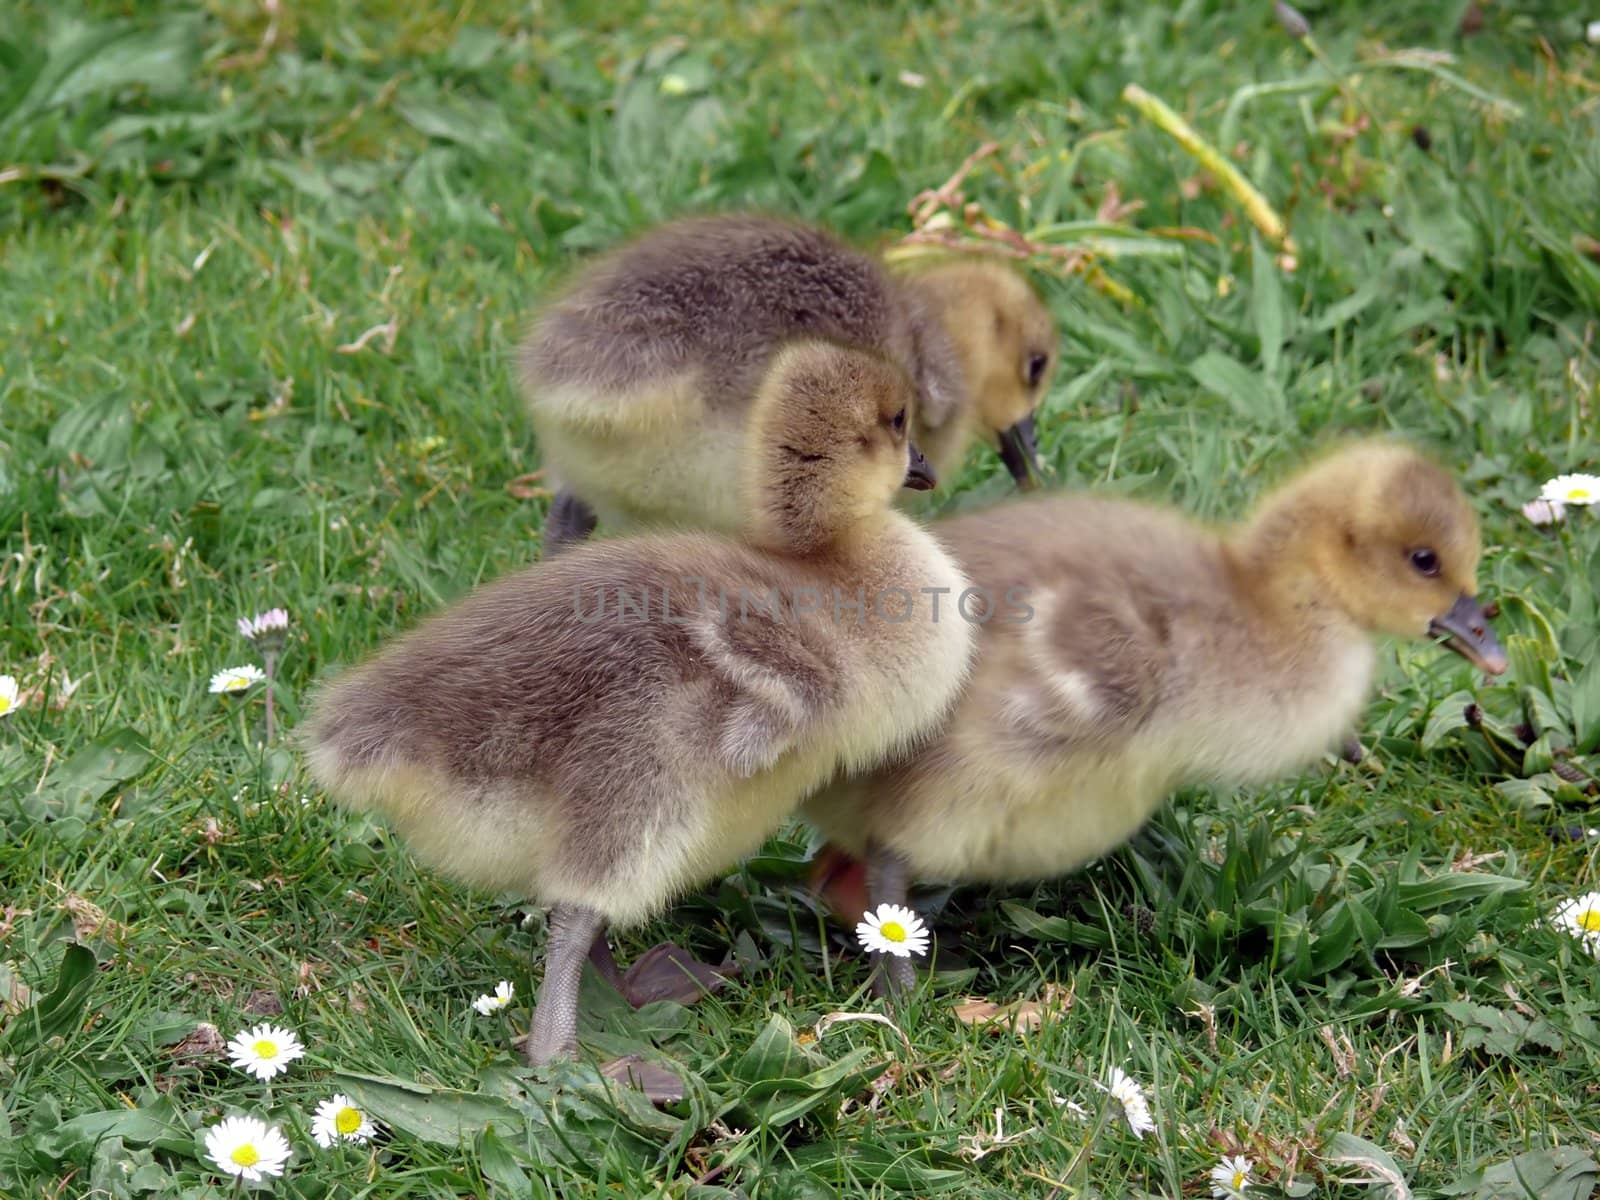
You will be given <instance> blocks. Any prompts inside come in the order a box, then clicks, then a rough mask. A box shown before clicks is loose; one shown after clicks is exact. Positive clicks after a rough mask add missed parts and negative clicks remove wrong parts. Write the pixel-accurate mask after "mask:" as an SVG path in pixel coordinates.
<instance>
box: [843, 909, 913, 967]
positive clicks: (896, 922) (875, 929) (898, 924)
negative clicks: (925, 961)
mask: <svg viewBox="0 0 1600 1200" xmlns="http://www.w3.org/2000/svg"><path fill="white" fill-rule="evenodd" d="M856 939H857V940H858V941H859V942H860V943H861V945H862V947H863V948H865V949H867V950H871V951H873V952H874V953H875V954H892V955H894V956H895V957H896V958H910V957H911V956H912V955H913V954H916V955H919V956H921V955H925V954H927V953H928V927H927V926H926V925H924V924H923V922H922V918H921V917H919V916H917V914H916V913H915V912H913V911H912V910H911V909H909V908H905V907H903V906H901V905H899V904H880V905H878V907H877V910H876V911H875V912H865V913H862V914H861V923H860V924H859V925H857V926H856Z"/></svg>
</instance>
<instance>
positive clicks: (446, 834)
mask: <svg viewBox="0 0 1600 1200" xmlns="http://www.w3.org/2000/svg"><path fill="white" fill-rule="evenodd" d="M911 403H912V389H911V385H910V383H909V381H908V380H907V379H906V378H905V376H904V373H903V372H901V371H900V370H899V368H897V367H895V366H894V365H893V364H891V363H889V362H888V361H886V360H884V359H881V358H879V357H877V356H874V355H871V354H868V353H866V352H864V351H861V350H856V349H849V348H844V347H840V346H836V345H832V344H827V343H820V342H807V343H802V344H797V345H794V346H791V347H788V348H786V349H784V350H783V351H782V352H781V353H780V354H779V355H778V357H777V358H776V359H775V360H774V362H773V363H772V365H771V367H770V369H769V370H768V372H767V376H766V379H765V381H764V383H763V384H762V385H760V387H758V389H757V394H756V398H755V402H754V407H753V409H752V412H751V420H750V431H749V436H750V443H751V444H750V448H749V451H748V453H747V454H745V455H744V456H743V461H744V464H745V468H746V469H745V478H744V490H745V495H746V498H747V505H748V509H749V511H750V512H751V513H752V518H751V520H750V522H749V524H748V526H747V529H746V539H747V540H746V541H745V542H737V541H733V540H730V539H726V538H721V537H717V536H713V535H709V534H698V533H678V534H658V535H654V536H639V537H634V538H622V539H617V540H613V541H607V542H601V543H595V544H591V545H585V546H581V547H577V548H574V549H573V551H572V552H571V553H569V554H565V555H562V556H561V557H559V558H558V559H556V560H554V561H551V562H548V563H544V564H542V565H539V566H536V567H533V568H529V569H526V570H523V571H521V572H519V573H517V574H514V575H512V576H510V577H508V578H506V579H503V580H501V581H499V582H497V583H494V584H492V585H490V586H488V587H485V588H483V589H481V590H480V591H478V592H476V593H474V594H473V595H471V596H469V597H468V598H467V599H466V600H464V601H462V602H461V603H460V604H458V605H457V606H455V607H454V608H453V609H450V610H449V611H447V612H445V613H443V614H442V615H439V616H436V617H434V618H433V619H431V620H429V621H427V622H426V623H425V624H423V625H422V626H421V627H420V628H418V629H416V630H414V631H412V632H411V633H409V634H407V635H405V636H404V637H402V638H401V639H400V640H399V641H398V642H397V643H396V644H394V645H393V646H391V647H389V648H388V649H387V650H385V651H384V652H382V653H381V654H379V655H378V656H377V657H376V658H375V659H373V660H372V661H370V662H369V663H367V664H366V665H364V666H362V667H360V668H357V669H356V670H354V671H352V672H350V673H349V674H347V675H345V676H344V677H343V678H341V679H339V680H338V681H337V682H335V683H334V684H333V685H332V686H331V687H329V688H327V689H326V690H325V691H324V692H323V694H322V695H321V696H320V697H319V699H318V701H317V703H316V707H315V713H314V716H313V717H312V719H311V721H310V724H309V735H308V737H307V739H306V741H307V745H308V756H309V760H310V765H311V770H312V772H313V774H314V776H315V778H316V779H317V780H318V782H319V783H321V784H322V786H323V787H324V788H326V789H327V791H328V792H329V793H331V794H332V795H333V796H335V797H336V798H337V799H338V800H340V801H341V802H342V803H344V804H346V805H347V806H349V807H352V808H357V809H362V808H371V809H376V810H378V811H379V812H381V813H383V814H384V815H385V816H386V817H387V818H388V819H389V820H390V821H391V822H392V823H393V824H394V825H395V826H396V828H397V829H398V830H399V832H400V833H401V834H402V835H403V836H404V838H405V839H406V840H407V842H408V843H409V844H410V845H411V847H412V849H413V850H414V851H415V852H416V853H417V855H418V856H419V857H420V858H422V859H424V860H425V861H427V862H429V863H431V864H432V865H433V866H435V867H437V868H438V869H439V870H441V871H443V872H445V873H446V874H449V875H452V876H455V877H456V878H458V879H460V880H462V881H464V882H466V883H469V884H473V885H477V886H479V887H482V888H486V889H490V890H495V891H522V892H525V893H526V894H528V895H530V896H532V897H534V898H535V899H537V900H538V901H540V902H541V903H543V904H546V905H548V906H549V908H550V913H549V938H548V944H547V947H546V956H545V972H544V979H543V982H542V984H541V986H540V989H539V994H538V1001H537V1007H536V1010H535V1013H534V1017H533V1024H532V1029H531V1031H530V1033H529V1035H528V1038H527V1041H526V1043H525V1048H526V1053H527V1057H528V1060H529V1062H530V1063H532V1064H534V1065H542V1064H546V1063H549V1062H551V1061H552V1060H554V1059H556V1058H558V1057H563V1056H570V1055H572V1054H573V1053H574V1051H575V1047H576V1044H577V1041H576V1039H577V1003H578V982H579V977H580V974H581V971H582V966H583V961H584V957H585V955H586V954H588V953H595V954H596V956H597V959H598V958H599V957H600V949H601V948H602V947H604V946H605V928H606V926H607V925H608V924H615V925H619V926H620V925H631V924H635V923H637V922H640V921H643V920H645V919H646V918H648V917H649V916H651V915H652V914H654V913H656V912H658V911H659V910H660V909H661V908H662V907H663V906H664V905H665V904H667V902H668V901H669V900H671V899H672V898H673V897H674V896H675V895H677V894H679V893H682V892H683V891H685V890H686V889H688V888H690V887H692V886H694V885H696V884H698V883H701V882H703V881H704V880H706V879H707V878H709V877H711V876H713V875H714V874H716V873H717V872H719V871H722V870H725V869H726V868H727V867H729V866H730V865H731V864H733V863H734V862H735V861H737V860H738V859H739V858H740V857H742V856H744V855H746V854H748V853H750V852H751V851H752V850H754V849H755V848H756V847H757V846H759V845H760V843H761V841H762V840H763V839H764V838H765V837H767V835H768V834H769V833H771V832H772V831H773V830H774V829H775V828H776V827H777V826H778V825H779V824H780V823H781V822H782V821H783V820H784V819H785V818H786V817H788V816H789V815H791V814H792V813H793V811H794V810H795V808H796V807H797V806H798V805H799V803H800V801H801V800H802V799H803V798H804V797H805V796H806V795H807V794H809V793H810V792H811V791H813V790H814V789H815V788H817V787H819V786H820V785H821V784H822V783H824V782H825V781H826V780H827V779H828V778H829V777H831V776H832V775H833V774H834V772H835V771H836V770H863V769H866V768H868V767H870V766H871V765H873V764H874V763H875V762H877V761H878V760H879V759H881V758H884V757H885V756H887V755H889V754H893V753H899V752H904V751H905V750H906V749H907V748H908V747H909V746H911V745H912V744H913V743H914V742H915V741H916V740H917V739H918V738H920V737H922V736H924V735H925V734H927V733H929V732H931V731H932V729H933V727H934V726H935V724H936V723H937V722H938V721H939V720H940V719H941V718H942V717H943V716H944V715H945V713H946V711H947V710H948V708H949V706H950V704H951V703H952V702H953V700H954V698H955V696H956V693H957V692H958V690H959V688H960V685H961V684H962V682H963V681H964V679H965V676H966V673H967V669H968V659H969V657H970V652H971V646H972V642H973V641H974V636H973V633H972V631H971V629H970V627H968V626H967V625H966V624H965V623H963V622H959V621H957V622H951V621H934V620H930V619H928V614H927V613H926V612H924V611H921V608H920V606H925V605H926V604H927V603H928V597H926V596H923V595H921V594H920V593H919V592H918V589H919V588H924V587H927V586H930V584H931V585H932V586H937V587H950V588H953V589H956V590H958V591H959V590H960V589H961V588H964V587H965V586H966V582H965V579H964V577H963V576H962V574H961V573H960V571H959V570H958V569H957V568H956V566H955V565H954V563H953V562H952V561H951V559H950V558H949V556H948V555H947V554H946V553H945V551H944V550H943V549H942V548H941V547H940V546H939V544H938V542H937V541H935V540H934V538H933V537H931V536H930V535H929V534H928V533H926V532H925V531H923V530H922V529H921V527H919V526H918V525H917V524H916V523H915V522H913V521H912V520H911V519H909V518H908V517H906V516H904V515H902V514H900V513H898V512H897V511H895V510H894V509H893V507H892V502H893V498H894V495H895V492H896V491H897V489H899V488H900V487H901V486H902V484H905V485H907V486H912V487H928V486H931V485H932V482H933V481H932V477H931V475H930V473H929V470H928V468H927V464H926V461H925V460H924V459H923V457H922V455H921V454H920V452H919V451H918V450H917V449H916V447H915V446H914V445H912V444H911V442H910V441H909V439H908V436H907V434H908V428H907V422H908V409H909V407H910V405H911ZM886 595H887V596H888V599H887V600H884V599H883V597H884V596H886ZM880 608H881V609H882V610H883V611H884V612H885V614H886V618H887V619H881V620H880V619H875V617H876V615H877V612H878V610H879V609H880ZM908 618H915V619H908ZM604 957H605V958H606V959H609V950H608V949H607V950H605V952H604Z"/></svg>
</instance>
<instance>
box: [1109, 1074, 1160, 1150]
mask: <svg viewBox="0 0 1600 1200" xmlns="http://www.w3.org/2000/svg"><path fill="white" fill-rule="evenodd" d="M1110 1078H1111V1082H1110V1083H1108V1084H1107V1083H1096V1084H1095V1086H1096V1087H1097V1088H1099V1089H1100V1090H1101V1091H1102V1092H1108V1093H1110V1095H1111V1098H1112V1099H1113V1100H1115V1101H1116V1102H1117V1104H1118V1105H1120V1106H1121V1108H1122V1119H1123V1120H1124V1121H1126V1122H1127V1123H1128V1130H1129V1131H1130V1132H1131V1133H1132V1134H1133V1136H1134V1137H1136V1138H1142V1137H1144V1135H1145V1134H1147V1133H1154V1132H1155V1128H1156V1123H1155V1121H1154V1120H1153V1119H1152V1118H1151V1116H1150V1103H1149V1101H1147V1100H1146V1099H1145V1098H1144V1089H1143V1088H1142V1087H1140V1086H1139V1085H1138V1084H1137V1083H1135V1082H1134V1081H1133V1080H1132V1079H1130V1078H1129V1077H1128V1075H1127V1074H1126V1073H1124V1072H1123V1070H1122V1068H1121V1067H1112V1068H1111V1076H1110Z"/></svg>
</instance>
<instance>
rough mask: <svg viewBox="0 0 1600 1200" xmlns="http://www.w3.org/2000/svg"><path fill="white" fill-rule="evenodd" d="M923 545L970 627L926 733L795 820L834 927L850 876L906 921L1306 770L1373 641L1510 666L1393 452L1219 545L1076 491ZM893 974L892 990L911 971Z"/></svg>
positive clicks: (1466, 523) (1349, 452)
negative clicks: (806, 832) (928, 893)
mask: <svg viewBox="0 0 1600 1200" xmlns="http://www.w3.org/2000/svg"><path fill="white" fill-rule="evenodd" d="M935 529H936V532H937V533H938V535H939V537H940V538H941V539H942V540H943V541H944V542H945V544H946V545H948V546H949V547H950V548H951V550H952V551H953V552H954V553H955V555H956V558H957V560H958V561H959V562H960V563H961V564H962V566H963V567H964V568H965V569H966V571H967V573H968V574H969V575H970V576H971V577H972V579H973V581H974V583H975V585H978V586H981V587H983V588H985V589H987V595H988V596H989V597H991V598H992V603H989V604H987V606H985V604H984V602H983V601H980V600H979V599H976V598H975V599H974V601H973V602H972V603H973V605H974V606H976V607H975V608H974V611H975V612H980V613H986V614H988V615H989V617H990V619H989V620H988V621H987V623H986V624H984V625H983V626H982V632H981V634H980V635H979V642H978V652H977V660H976V663H975V665H974V668H973V677H972V681H971V683H970V684H969V685H968V687H967V688H966V690H965V692H964V693H963V695H962V698H961V700H960V701H959V702H958V704H957V706H956V708H955V709H954V710H953V712H952V714H951V717H950V719H949V721H948V722H947V723H946V724H945V726H944V728H943V730H942V731H941V732H940V734H939V735H938V736H937V737H936V738H934V739H933V740H931V741H928V742H926V743H924V744H923V745H922V747H921V748H920V749H919V750H918V751H917V752H916V753H915V755H913V756H912V757H910V758H909V759H907V760H905V761H903V762H900V763H898V764H896V765H892V766H885V767H882V768H880V769H878V770H877V771H875V772H873V773H870V774H868V775H865V776H861V777H856V778H854V779H851V780H848V781H846V782H843V783H841V784H838V785H836V786H832V787H830V788H828V789H826V790H824V791H823V792H821V793H819V794H818V795H817V796H815V797H813V799H812V800H811V801H810V802H809V803H808V804H807V805H806V806H805V809H804V810H803V811H804V813H805V815H806V816H807V817H809V818H810V820H812V821H813V822H814V823H815V824H816V825H817V826H818V827H819V828H820V829H821V830H822V831H823V832H824V833H825V834H826V835H827V837H828V838H829V839H830V840H831V842H832V843H833V848H832V849H828V850H825V851H824V853H823V854H822V855H820V856H819V863H822V864H825V866H826V871H827V874H826V878H827V885H826V887H825V890H827V891H828V894H829V897H830V900H831V901H832V902H833V903H834V904H835V907H836V909H843V910H844V911H846V912H849V913H850V915H851V919H854V917H855V914H858V913H859V912H860V911H861V907H860V904H861V894H860V882H861V881H860V878H859V875H858V874H857V873H856V872H857V871H858V869H859V866H860V859H861V858H864V859H865V868H866V870H865V888H866V896H865V898H866V901H867V904H868V906H873V905H877V904H879V903H881V902H884V901H890V902H897V903H903V902H904V898H905V889H906V886H907V882H908V880H909V879H910V878H912V877H915V878H921V879H928V880H943V881H950V882H955V881H981V882H996V883H998V882H1007V881H1017V880H1028V879H1040V878H1047V877H1050V876H1055V875H1059V874H1062V873H1064V872H1067V871H1070V870H1072V869H1074V868H1076V867H1079V866H1081V865H1082V864H1084V863H1086V862H1088V861H1089V860H1091V859H1093V858H1096V857H1098V856H1099V855H1102V854H1105V853H1106V852H1107V851H1110V850H1112V849H1114V848H1115V847H1117V846H1119V845H1120V844H1122V843H1123V842H1124V841H1126V840H1127V839H1128V838H1129V837H1131V836H1132V835H1133V834H1134V833H1135V832H1136V831H1137V830H1138V829H1139V827H1140V826H1141V825H1142V824H1144V822H1145V821H1146V820H1147V819H1148V818H1149V817H1150V815H1151V814H1152V813H1153V812H1154V811H1155V809H1156V808H1157V807H1158V806H1159V805H1160V804H1161V802H1162V801H1163V800H1164V799H1165V798H1166V797H1167V796H1168V795H1169V794H1171V793H1172V791H1173V790H1174V789H1176V788H1178V787H1179V786H1181V785H1184V784H1186V783H1197V782H1201V781H1212V782H1216V783H1228V784H1251V783H1261V782H1265V781H1267V780H1271V779H1275V778H1279V777H1282V776H1284V775H1287V774H1291V773H1293V772H1295V771H1298V770H1300V769H1302V768H1303V767H1305V766H1306V765H1308V764H1309V763H1311V762H1313V761H1315V759H1316V758H1317V757H1318V756H1319V755H1321V754H1322V753H1324V752H1325V751H1327V750H1328V749H1330V748H1331V747H1332V746H1334V745H1336V744H1337V742H1338V741H1339V739H1340V737H1341V736H1342V735H1344V734H1346V733H1347V731H1348V730H1349V729H1350V728H1351V727H1352V725H1353V723H1354V722H1355V720H1356V718H1357V717H1358V715H1359V714H1360V712H1361V710H1362V708H1363V706H1364V705H1365V704H1366V702H1367V698H1368V695H1369V692H1370V690H1371V685H1372V675H1373V669H1374V664H1375V659H1376V656H1375V653H1374V649H1373V645H1372V635H1373V634H1389V635H1393V636H1396V637H1410V638H1422V637H1429V636H1436V637H1437V636H1442V637H1444V638H1445V639H1446V643H1445V644H1446V645H1448V646H1449V647H1450V648H1451V649H1453V650H1456V651H1458V652H1459V653H1461V654H1463V655H1464V656H1466V657H1467V658H1468V659H1469V660H1471V661H1472V662H1473V663H1474V664H1476V665H1477V666H1479V667H1480V668H1482V669H1483V670H1485V671H1488V672H1490V673H1492V674H1498V673H1500V672H1501V671H1503V670H1504V669H1505V666H1506V659H1505V655H1504V653H1503V652H1502V650H1501V648H1500V646H1499V643H1498V642H1497V641H1496V639H1495V636H1494V633H1493V632H1492V631H1491V629H1490V628H1489V625H1488V621H1487V618H1486V617H1485V615H1484V611H1483V609H1482V608H1481V607H1480V606H1479V604H1478V602H1477V601H1476V600H1475V599H1473V597H1474V596H1475V595H1476V593H1477V585H1476V583H1475V582H1474V577H1475V572H1476V569H1477V563H1478V553H1479V537H1478V523H1477V520H1476V518H1475V517H1474V515H1473V512H1472V509H1471V507H1470V506H1469V505H1468V503H1467V501H1466V499H1465V497H1464V496H1463V495H1462V493H1461V491H1460V489H1459V488H1458V487H1457V485H1456V484H1455V482H1454V480H1453V479H1452V478H1451V477H1450V476H1449V475H1448V474H1447V473H1446V472H1445V471H1443V470H1441V469H1440V468H1439V467H1437V466H1435V465H1433V464H1432V463H1431V462H1429V461H1428V460H1427V459H1425V458H1423V457H1422V456H1420V455H1419V454H1418V453H1417V452H1415V451H1414V450H1412V449H1409V448H1407V447H1405V446H1403V445H1399V444H1395V443H1391V442H1386V441H1374V442H1358V443H1355V444H1353V445H1350V446H1348V447H1347V448H1345V449H1342V450H1340V451H1338V452H1336V453H1333V454H1332V455H1331V456H1329V457H1327V458H1326V459H1324V460H1323V461H1320V462H1318V463H1315V464H1313V465H1312V466H1310V467H1309V468H1308V469H1306V470H1304V471H1303V472H1302V473H1300V474H1299V475H1298V476H1296V477H1294V478H1292V479H1290V480H1289V481H1288V482H1287V483H1285V484H1284V485H1283V486H1281V487H1279V488H1278V489H1276V490H1274V491H1272V492H1271V493H1269V494H1268V496H1267V497H1266V499H1265V500H1264V502H1263V503H1262V504H1261V505H1260V506H1259V508H1258V509H1257V511H1256V512H1255V514H1254V516H1253V517H1251V518H1250V519H1249V520H1248V521H1246V522H1244V523H1243V524H1241V525H1239V526H1237V527H1236V528H1234V529H1231V530H1228V531H1226V532H1214V531H1212V530H1210V529H1208V528H1205V527H1203V526H1201V525H1199V524H1197V523H1195V522H1194V521H1191V520H1189V519H1187V518H1186V517H1184V516H1182V515H1180V514H1179V513H1177V512H1174V511H1171V510H1168V509H1165V508H1160V507H1155V506H1152V505H1146V504H1139V503H1131V502H1126V501H1120V500H1113V499H1102V498H1097V497H1095V496H1092V495H1058V496H1050V497H1045V498H1039V499H1031V500H1024V501H1020V502H1017V503H1011V504H1005V505H1002V506H1000V507H997V508H994V509H992V510H989V511H985V512H980V513H976V514H972V515H966V516H961V517H958V518H955V519H953V520H949V521H944V522H941V523H939V524H938V525H937V526H936V527H935ZM841 850H842V852H843V853H841ZM844 854H848V855H854V856H857V859H856V861H855V863H854V864H852V863H851V862H850V861H849V860H848V859H846V858H845V857H844ZM900 962H904V963H905V964H906V965H905V966H903V967H902V966H899V965H898V964H899V963H900ZM891 972H892V973H893V974H894V975H895V976H896V977H897V978H896V979H895V981H894V982H896V983H897V984H903V983H905V982H907V981H909V979H910V977H911V971H910V969H909V960H897V961H896V962H892V963H891Z"/></svg>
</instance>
